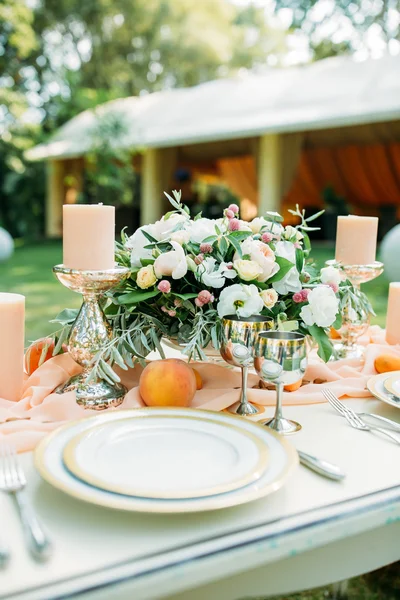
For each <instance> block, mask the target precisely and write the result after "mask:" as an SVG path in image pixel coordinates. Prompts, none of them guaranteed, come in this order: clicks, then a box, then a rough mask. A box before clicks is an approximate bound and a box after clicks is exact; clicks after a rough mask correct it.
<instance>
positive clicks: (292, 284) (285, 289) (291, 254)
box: [272, 242, 301, 296]
mask: <svg viewBox="0 0 400 600" xmlns="http://www.w3.org/2000/svg"><path fill="white" fill-rule="evenodd" d="M275 253H276V255H277V256H280V257H282V258H286V259H287V260H289V261H290V262H292V263H293V265H295V263H296V248H295V247H294V245H293V244H292V243H291V242H277V243H276V246H275ZM272 286H273V288H274V289H275V290H276V291H277V292H278V294H280V295H281V296H284V295H286V294H289V293H296V292H299V291H300V290H301V282H300V275H299V272H298V270H297V269H296V266H293V267H292V268H291V269H290V271H288V272H287V273H286V275H285V276H284V277H283V278H282V279H281V280H280V281H275V282H274V283H273V284H272Z"/></svg>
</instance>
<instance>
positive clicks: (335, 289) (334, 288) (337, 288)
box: [328, 283, 339, 294]
mask: <svg viewBox="0 0 400 600" xmlns="http://www.w3.org/2000/svg"><path fill="white" fill-rule="evenodd" d="M328 285H329V287H330V288H331V289H332V290H333V291H334V292H335V294H337V293H338V291H339V286H338V284H337V283H328Z"/></svg>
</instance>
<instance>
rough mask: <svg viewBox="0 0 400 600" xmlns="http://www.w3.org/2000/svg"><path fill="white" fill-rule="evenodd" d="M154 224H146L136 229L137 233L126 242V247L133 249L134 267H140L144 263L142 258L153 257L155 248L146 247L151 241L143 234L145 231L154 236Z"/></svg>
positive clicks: (132, 262) (132, 261) (132, 260)
mask: <svg viewBox="0 0 400 600" xmlns="http://www.w3.org/2000/svg"><path fill="white" fill-rule="evenodd" d="M152 227H153V226H152V225H144V226H143V227H139V229H136V231H135V233H134V234H133V235H131V237H130V238H129V239H128V240H127V242H126V247H127V248H128V250H131V265H132V267H140V266H141V265H142V263H141V261H140V259H141V258H142V259H149V258H153V250H151V249H150V248H147V249H145V246H148V245H149V244H150V243H151V242H149V240H148V239H147V238H146V237H145V236H144V235H143V231H145V232H146V233H149V234H150V235H151V236H153V237H154V231H153V229H152ZM157 241H158V240H157Z"/></svg>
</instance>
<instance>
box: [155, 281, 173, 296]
mask: <svg viewBox="0 0 400 600" xmlns="http://www.w3.org/2000/svg"><path fill="white" fill-rule="evenodd" d="M157 289H158V290H159V291H160V292H162V293H163V294H169V293H170V291H171V284H170V282H169V281H167V280H166V279H163V280H162V281H160V283H159V284H158V286H157Z"/></svg>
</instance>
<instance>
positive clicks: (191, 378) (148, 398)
mask: <svg viewBox="0 0 400 600" xmlns="http://www.w3.org/2000/svg"><path fill="white" fill-rule="evenodd" d="M139 393H140V396H141V398H142V400H143V402H144V403H145V404H146V405H147V406H189V405H190V403H191V401H192V399H193V397H194V395H195V393H196V376H195V374H194V371H193V369H192V368H191V367H189V365H187V364H186V363H185V362H184V361H183V360H179V359H177V358H167V359H165V360H155V361H153V362H151V363H149V364H148V365H147V366H146V367H145V369H144V370H143V372H142V374H141V376H140V380H139Z"/></svg>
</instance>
